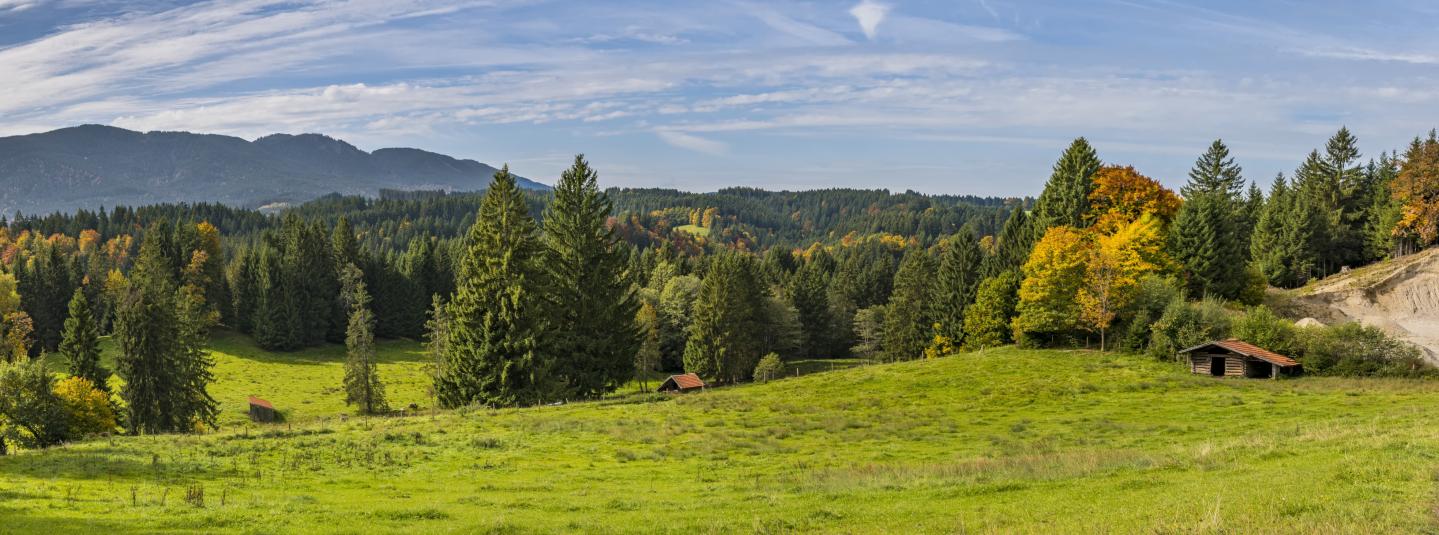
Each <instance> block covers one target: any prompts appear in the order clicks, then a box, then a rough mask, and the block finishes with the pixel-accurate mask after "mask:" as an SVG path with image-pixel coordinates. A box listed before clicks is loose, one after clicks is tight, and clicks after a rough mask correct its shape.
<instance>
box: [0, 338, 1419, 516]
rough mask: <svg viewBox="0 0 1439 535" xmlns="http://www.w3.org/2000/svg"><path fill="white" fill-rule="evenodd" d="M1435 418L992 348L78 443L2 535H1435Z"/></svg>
mask: <svg viewBox="0 0 1439 535" xmlns="http://www.w3.org/2000/svg"><path fill="white" fill-rule="evenodd" d="M223 343H224V342H222V344H221V345H222V346H223ZM227 354H228V353H227ZM241 360H244V359H241ZM239 364H242V363H237V365H236V367H235V368H233V369H235V370H247V373H248V372H249V371H253V370H250V368H249V367H240V366H239ZM277 365H278V364H277ZM415 365H418V363H416V364H415ZM290 366H291V367H292V368H295V369H297V371H296V373H303V372H302V371H298V370H303V369H304V367H305V366H306V365H302V364H294V365H290ZM287 371H288V369H287V368H277V369H273V370H265V372H266V373H281V374H283V373H286V372H287ZM224 373H225V374H227V375H228V374H229V373H230V371H229V370H228V369H227V370H225V371H224ZM224 380H226V381H231V383H230V384H233V385H239V384H245V383H242V382H240V381H238V380H234V379H231V378H229V377H225V378H224ZM255 380H256V381H260V383H261V384H266V385H268V384H269V383H268V382H267V379H266V378H264V377H256V378H255ZM275 380H281V379H278V378H276V379H275ZM283 381H293V382H295V383H297V384H295V385H294V386H290V387H286V388H285V389H283V390H278V389H277V390H276V391H277V392H279V391H284V392H294V394H293V395H294V396H295V397H294V398H293V399H304V398H305V396H309V395H311V394H309V393H308V392H311V391H310V390H308V388H307V387H301V385H299V384H298V383H300V382H301V381H297V380H292V379H283ZM216 388H217V389H219V388H220V383H217V385H216ZM227 388H229V387H227ZM235 388H239V387H238V386H237V387H235ZM237 391H238V390H237ZM285 395H287V396H288V395H291V394H285ZM275 397H280V396H278V395H277V396H275ZM282 399H283V398H282ZM277 403H279V402H278V401H277ZM327 403H329V402H328V401H325V400H314V401H312V403H311V404H309V405H308V407H310V408H311V410H313V412H311V413H309V414H313V415H316V416H318V415H320V414H321V410H322V409H323V410H329V408H336V409H338V405H327ZM1436 417H1439V383H1434V382H1424V381H1415V380H1361V379H1335V378H1317V377H1310V378H1301V379H1295V380H1280V381H1270V380H1240V379H1213V378H1209V377H1200V376H1190V375H1188V374H1185V373H1183V371H1182V369H1180V368H1179V367H1178V366H1177V365H1173V364H1169V363H1159V362H1154V361H1151V360H1148V359H1145V358H1142V357H1133V356H1121V355H1104V354H1097V353H1093V352H1084V351H1023V350H1017V349H1013V348H1003V349H999V350H991V351H987V352H982V353H976V354H967V355H958V356H954V357H949V358H944V359H939V360H934V361H919V362H907V363H900V364H892V365H875V366H862V367H853V368H848V369H837V370H835V371H832V372H825V373H817V374H813V375H806V376H802V377H799V378H786V379H784V380H779V381H774V382H771V383H768V384H764V385H746V386H739V387H733V388H724V389H714V390H710V391H707V392H703V393H698V394H691V395H685V396H680V397H669V396H663V395H635V396H628V397H620V398H615V399H610V400H605V401H601V402H595V403H580V404H571V405H567V406H562V407H539V408H531V409H516V410H497V411H492V410H461V411H455V412H443V413H440V414H438V415H434V416H430V415H423V416H414V417H406V418H383V419H363V418H351V419H349V420H347V421H338V420H322V419H311V420H308V421H302V422H297V423H293V424H292V425H290V426H273V427H269V428H266V429H264V430H258V429H253V428H248V427H239V428H238V429H236V430H227V431H222V432H220V433H214V434H208V435H201V436H158V437H127V438H116V439H113V440H111V439H106V440H99V441H92V442H89V443H84V444H78V445H72V446H68V447H64V448H58V449H53V450H49V451H45V452H39V453H31V454H25V455H21V456H16V457H12V458H0V526H4V528H3V529H0V531H15V532H37V531H56V530H59V531H64V532H72V531H107V532H114V533H152V532H183V531H197V530H198V531H230V532H244V533H276V532H285V533H351V532H393V533H416V532H424V533H430V532H454V533H531V532H566V531H568V532H587V533H633V532H665V533H669V532H676V533H677V532H693V531H699V532H705V533H733V532H757V533H779V532H825V533H875V532H933V533H951V532H1029V533H1071V532H1154V533H1201V532H1202V533H1212V532H1228V533H1264V532H1325V533H1354V532H1364V533H1382V532H1406V533H1411V532H1426V531H1430V532H1432V531H1435V530H1436V523H1435V521H1434V511H1435V504H1436V499H1435V481H1436V473H1439V472H1436V470H1439V425H1436V424H1435V423H1434V422H1436V421H1439V420H1436ZM186 488H192V489H193V488H203V489H204V495H205V502H204V505H203V507H200V506H197V505H195V504H191V503H186V502H185V501H184V500H183V496H184V494H185V492H184V491H185V489H186ZM222 496H223V497H224V504H223V505H222V504H221V503H220V502H221V497H222Z"/></svg>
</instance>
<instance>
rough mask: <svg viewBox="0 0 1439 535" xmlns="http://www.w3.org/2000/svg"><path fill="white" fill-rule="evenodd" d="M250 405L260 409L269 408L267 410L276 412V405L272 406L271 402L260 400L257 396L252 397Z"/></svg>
mask: <svg viewBox="0 0 1439 535" xmlns="http://www.w3.org/2000/svg"><path fill="white" fill-rule="evenodd" d="M250 404H251V405H255V406H259V407H264V408H267V409H270V410H275V406H274V405H270V402H268V401H265V400H263V399H260V398H257V397H255V396H250Z"/></svg>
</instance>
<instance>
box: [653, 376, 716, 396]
mask: <svg viewBox="0 0 1439 535" xmlns="http://www.w3.org/2000/svg"><path fill="white" fill-rule="evenodd" d="M704 387H705V382H704V381H703V380H701V379H700V376H698V375H695V374H693V373H686V374H683V375H671V376H669V378H668V379H665V382H663V383H660V388H659V391H660V392H689V391H690V390H702V389H704Z"/></svg>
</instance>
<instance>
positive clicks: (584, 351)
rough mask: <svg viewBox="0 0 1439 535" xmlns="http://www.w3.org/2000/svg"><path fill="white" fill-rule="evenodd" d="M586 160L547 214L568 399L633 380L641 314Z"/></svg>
mask: <svg viewBox="0 0 1439 535" xmlns="http://www.w3.org/2000/svg"><path fill="white" fill-rule="evenodd" d="M598 177H599V174H598V173H596V172H595V170H594V169H592V168H590V165H589V162H586V161H585V159H584V156H583V155H579V156H575V161H574V164H573V165H571V166H570V168H569V169H567V170H565V172H564V173H562V174H561V175H560V181H559V182H558V183H556V184H555V191H554V194H555V198H554V200H553V201H552V202H551V203H550V206H549V209H548V210H546V212H545V217H544V222H545V223H544V230H545V234H544V237H545V244H546V245H547V246H548V250H549V251H548V252H549V254H548V258H547V261H546V266H547V267H548V269H549V279H548V280H549V281H550V284H551V286H550V289H551V290H552V292H553V294H554V296H555V303H554V305H555V311H556V320H555V324H554V332H553V333H552V334H551V336H552V340H553V342H554V350H555V355H556V362H555V371H556V372H557V373H558V375H559V377H560V378H561V379H562V380H563V381H564V382H565V388H566V390H567V391H568V395H570V396H575V397H579V398H593V397H598V396H600V395H602V394H604V393H606V392H612V391H614V390H615V389H616V388H619V386H620V385H622V384H624V383H625V382H626V381H629V380H630V378H632V377H634V373H635V370H634V355H635V352H636V351H638V350H639V345H640V333H639V329H638V327H637V326H636V325H635V323H634V317H635V314H636V312H638V310H639V303H638V302H637V301H636V299H635V295H634V291H633V290H632V287H631V284H630V276H629V274H628V273H627V272H626V270H625V268H626V266H627V264H628V259H629V252H628V250H627V249H626V248H625V247H624V246H623V244H622V243H620V241H619V239H618V238H616V237H615V233H614V230H613V229H611V228H610V227H609V225H608V223H607V220H608V219H609V217H610V214H611V212H613V209H614V206H613V204H612V203H611V202H610V200H609V196H608V195H606V194H605V193H603V192H601V191H600V189H599V184H598Z"/></svg>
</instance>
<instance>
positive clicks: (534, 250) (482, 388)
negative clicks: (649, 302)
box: [435, 166, 633, 407]
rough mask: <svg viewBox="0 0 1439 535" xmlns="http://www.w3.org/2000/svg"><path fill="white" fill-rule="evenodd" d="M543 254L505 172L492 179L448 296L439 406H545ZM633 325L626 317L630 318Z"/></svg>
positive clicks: (547, 359)
mask: <svg viewBox="0 0 1439 535" xmlns="http://www.w3.org/2000/svg"><path fill="white" fill-rule="evenodd" d="M543 257H544V246H543V244H542V243H541V242H540V238H539V235H538V228H537V226H536V224H535V220H534V218H533V217H531V216H530V213H529V210H528V207H527V206H526V204H525V197H524V194H523V193H521V192H520V189H519V186H517V185H516V184H515V177H514V175H512V174H510V170H509V166H505V167H503V168H501V169H500V171H499V172H497V173H495V177H494V180H493V181H492V182H491V183H490V187H489V189H488V190H487V191H486V192H485V196H484V198H483V199H482V200H481V201H480V209H479V213H478V214H476V216H475V224H474V226H472V227H470V231H469V233H468V234H467V235H466V237H465V251H464V255H463V256H462V257H461V259H460V271H459V277H458V281H457V282H458V284H457V288H456V290H455V296H454V298H453V299H452V300H451V301H450V305H449V316H450V328H449V341H448V342H446V343H445V344H444V351H445V355H444V356H443V357H444V360H445V365H444V368H443V370H442V371H443V375H441V376H440V377H438V378H437V379H436V384H435V390H436V393H437V395H438V397H439V400H440V403H441V404H443V405H445V406H448V407H457V406H462V405H467V404H470V403H483V404H490V405H499V406H513V405H534V404H537V403H540V402H542V401H545V400H546V399H552V396H553V395H554V392H555V390H556V385H555V384H554V380H553V379H552V377H551V368H552V362H553V358H552V356H551V355H552V354H551V353H550V349H549V347H548V346H547V345H546V342H547V341H548V338H547V337H548V336H549V325H548V317H549V310H547V307H546V298H545V294H544V293H543V292H544V291H545V289H546V288H547V284H548V283H547V282H546V281H545V272H544V268H543V267H542V266H541V265H540V263H541V262H542V261H543V260H544V258H543ZM629 317H631V318H632V317H633V315H631V316H629Z"/></svg>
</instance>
